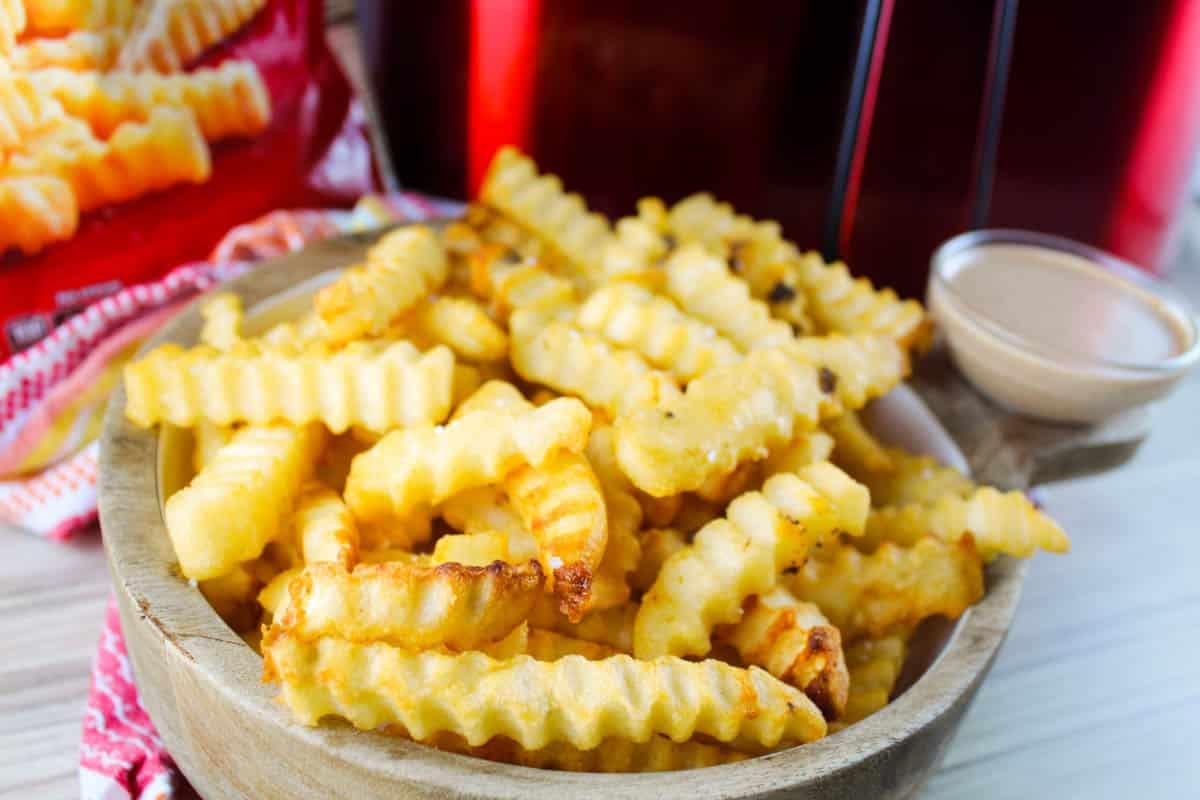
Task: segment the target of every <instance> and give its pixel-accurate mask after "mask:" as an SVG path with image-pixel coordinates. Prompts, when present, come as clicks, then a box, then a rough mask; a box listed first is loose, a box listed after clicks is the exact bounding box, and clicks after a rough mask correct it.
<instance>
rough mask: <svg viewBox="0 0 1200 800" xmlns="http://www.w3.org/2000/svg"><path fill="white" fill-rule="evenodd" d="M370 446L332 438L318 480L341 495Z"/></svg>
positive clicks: (350, 437) (344, 437) (341, 437)
mask: <svg viewBox="0 0 1200 800" xmlns="http://www.w3.org/2000/svg"><path fill="white" fill-rule="evenodd" d="M201 425H204V423H201ZM369 446H370V445H367V444H364V443H363V442H361V441H359V440H358V439H357V438H356V437H355V436H354V435H353V434H350V433H342V434H338V435H336V436H330V437H329V443H328V444H327V445H325V449H324V450H323V451H322V452H321V458H320V460H319V461H317V468H316V478H317V480H319V481H320V482H321V483H323V484H325V485H326V486H328V487H329V488H330V489H333V490H334V491H336V492H339V493H340V492H341V491H342V489H343V488H344V487H345V486H346V476H347V475H349V474H350V464H351V463H352V462H353V461H354V457H355V456H357V455H358V454H359V453H361V452H363V451H364V450H366V449H367V448H368V447H369Z"/></svg>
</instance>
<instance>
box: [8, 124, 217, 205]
mask: <svg viewBox="0 0 1200 800" xmlns="http://www.w3.org/2000/svg"><path fill="white" fill-rule="evenodd" d="M5 169H6V170H7V171H8V172H9V173H10V174H17V175H30V174H52V175H57V176H59V177H61V178H63V179H64V180H66V181H67V182H68V183H70V184H71V189H72V191H74V192H75V197H76V198H77V199H78V201H79V208H80V210H81V211H90V210H91V209H94V208H99V207H100V206H105V205H109V204H111V203H120V202H123V201H125V200H130V199H132V198H134V197H139V196H141V195H143V194H148V193H150V192H156V191H159V190H161V189H166V188H169V187H171V186H174V185H175V184H177V183H203V182H204V181H206V180H208V177H209V174H210V173H211V172H212V162H211V160H210V156H209V152H208V145H207V144H206V143H205V141H204V137H203V136H202V135H201V133H200V128H199V127H198V126H197V125H196V118H195V117H194V116H193V115H192V113H191V112H190V111H187V110H185V109H176V108H166V107H162V108H156V109H154V110H153V111H152V112H151V113H150V116H149V117H148V118H147V121H146V122H144V123H142V122H125V123H122V124H121V125H119V126H117V129H116V130H115V131H114V132H113V134H112V136H111V137H110V138H109V139H107V140H105V141H100V140H99V139H94V138H93V139H82V138H77V137H75V136H74V135H72V136H71V137H70V138H69V139H68V140H62V139H57V138H55V137H50V138H48V139H46V140H45V141H42V142H40V143H39V145H38V146H37V147H36V148H35V149H33V150H31V151H28V152H21V153H16V154H13V155H12V156H10V158H9V161H8V165H7V166H6V167H5Z"/></svg>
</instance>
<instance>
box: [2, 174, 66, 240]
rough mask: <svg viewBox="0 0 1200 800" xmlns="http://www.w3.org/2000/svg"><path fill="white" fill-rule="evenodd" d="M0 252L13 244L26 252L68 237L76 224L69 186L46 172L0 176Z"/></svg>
mask: <svg viewBox="0 0 1200 800" xmlns="http://www.w3.org/2000/svg"><path fill="white" fill-rule="evenodd" d="M0 219H3V220H4V226H3V227H2V228H0V255H3V254H4V253H5V251H7V250H8V249H9V248H13V247H15V248H16V249H18V250H20V251H21V252H23V253H25V254H26V255H32V254H34V253H37V252H40V251H41V250H42V249H44V248H45V247H46V246H48V245H50V244H53V243H54V242H61V241H64V240H66V239H70V238H71V237H72V236H74V235H75V230H76V229H77V228H78V227H79V205H78V204H77V203H76V202H75V194H74V192H72V191H71V186H70V184H68V183H67V182H66V181H64V180H62V179H61V178H56V177H54V176H50V175H30V176H26V177H16V178H3V177H0Z"/></svg>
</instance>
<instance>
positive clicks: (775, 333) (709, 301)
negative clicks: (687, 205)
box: [666, 245, 794, 351]
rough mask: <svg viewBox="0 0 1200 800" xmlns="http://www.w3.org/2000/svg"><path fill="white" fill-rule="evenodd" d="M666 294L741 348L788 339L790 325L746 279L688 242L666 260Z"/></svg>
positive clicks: (773, 343)
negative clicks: (776, 316)
mask: <svg viewBox="0 0 1200 800" xmlns="http://www.w3.org/2000/svg"><path fill="white" fill-rule="evenodd" d="M666 271H667V294H668V295H670V297H671V299H672V300H674V301H675V302H676V303H677V304H678V305H679V306H680V308H682V309H683V310H684V311H686V312H687V313H688V314H691V315H692V316H693V317H696V318H697V319H700V320H702V321H704V322H707V323H708V324H709V325H712V326H713V327H714V328H715V329H716V330H717V332H718V333H720V334H721V335H723V336H725V337H726V338H728V339H729V340H730V341H732V342H733V343H734V344H736V345H737V346H738V347H740V348H741V349H742V350H745V351H750V350H754V349H757V348H761V347H774V346H776V345H781V344H785V343H787V342H790V341H791V340H792V339H793V338H794V337H793V334H792V329H791V327H790V326H789V325H788V324H787V323H786V322H783V321H782V320H777V319H774V318H772V317H771V312H770V310H769V309H768V308H767V306H766V304H765V303H763V302H762V301H761V300H756V299H755V298H753V297H751V296H750V289H749V287H747V285H746V283H745V281H742V280H740V279H738V278H737V277H735V276H733V275H730V274H729V270H728V269H727V268H726V266H725V264H724V262H722V261H721V259H720V258H717V257H716V256H714V255H712V254H711V253H709V252H707V251H706V250H705V249H704V248H703V247H701V246H699V245H688V246H685V247H681V248H680V249H679V250H677V251H675V253H674V254H673V255H672V256H671V257H670V258H669V259H667V263H666Z"/></svg>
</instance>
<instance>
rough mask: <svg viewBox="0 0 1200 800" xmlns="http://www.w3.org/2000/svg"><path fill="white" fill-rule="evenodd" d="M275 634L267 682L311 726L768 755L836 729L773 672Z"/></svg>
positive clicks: (538, 744) (266, 646)
mask: <svg viewBox="0 0 1200 800" xmlns="http://www.w3.org/2000/svg"><path fill="white" fill-rule="evenodd" d="M268 638H270V641H267V640H264V642H263V652H264V656H265V664H264V670H265V675H266V676H267V678H268V679H269V680H276V681H278V682H279V683H280V684H281V686H282V689H283V700H284V702H285V703H286V704H287V705H288V706H289V707H290V708H291V709H292V713H293V715H294V716H295V717H296V719H297V720H298V721H300V722H302V723H305V724H308V725H314V724H316V723H317V722H318V721H319V720H320V719H321V718H322V717H324V716H328V715H337V716H341V717H344V718H346V719H347V720H349V721H350V722H351V723H352V724H353V725H354V726H355V727H358V728H361V729H364V730H374V729H376V728H378V727H380V726H381V725H388V724H393V725H399V726H400V727H402V728H403V729H404V730H405V731H406V732H407V733H408V734H409V735H410V736H412V737H413V738H415V739H418V740H420V739H427V738H429V737H431V736H434V735H435V734H438V733H453V734H456V735H458V736H461V737H462V738H463V739H465V740H466V742H467V743H468V744H470V745H472V746H478V745H482V744H484V743H485V742H487V741H489V740H490V739H492V738H493V737H495V736H505V737H508V738H510V739H512V740H513V741H515V742H517V743H519V744H520V745H521V746H522V747H524V748H527V749H531V750H536V749H539V748H542V747H546V746H547V745H549V744H552V743H556V742H557V743H563V744H570V745H572V746H574V747H578V748H580V749H585V750H586V749H591V748H595V747H597V746H599V745H600V742H601V741H603V740H604V739H605V738H609V737H620V738H624V739H629V740H632V741H636V742H645V741H648V740H649V739H650V738H651V737H652V736H654V735H655V734H659V733H661V734H664V735H666V736H668V737H669V738H671V739H672V740H673V741H680V742H682V741H686V740H687V739H690V738H691V737H692V736H693V735H696V734H702V735H705V736H708V737H710V738H712V739H715V740H716V741H719V742H726V743H729V744H731V745H732V746H735V747H737V748H739V749H742V748H745V749H750V750H751V751H759V750H761V748H771V747H775V746H776V745H778V744H781V743H796V742H808V741H812V740H815V739H819V738H820V737H821V736H823V735H824V734H825V720H824V718H823V717H822V716H821V712H820V711H818V710H817V708H816V707H815V706H814V705H813V704H812V702H811V701H810V700H809V699H808V698H807V697H806V696H805V695H804V694H802V693H801V692H800V691H799V690H797V689H795V688H793V687H791V686H788V685H787V684H785V683H783V682H781V681H779V680H777V679H775V678H773V677H771V675H770V674H769V673H767V672H765V671H763V670H760V669H757V668H751V669H748V670H743V669H739V668H737V667H731V666H729V665H728V664H725V663H723V662H720V661H704V662H701V663H694V662H690V661H684V660H682V659H678V658H671V657H665V658H660V659H656V660H654V661H649V662H647V661H636V660H634V659H632V658H630V657H629V656H625V655H618V656H612V657H611V658H606V659H602V660H600V661H589V660H587V659H586V658H583V657H581V656H566V657H564V658H560V659H558V660H556V661H538V660H537V659H535V658H533V657H532V656H517V657H515V658H512V659H509V660H507V661H497V660H496V659H492V658H489V657H488V656H486V655H484V654H483V653H478V652H472V653H460V654H446V653H440V652H436V651H426V652H412V651H409V650H403V649H400V648H397V647H392V646H389V645H386V644H355V643H351V642H346V641H344V640H341V639H336V638H331V637H324V638H321V639H319V640H317V641H315V642H303V641H300V640H298V639H297V638H296V637H293V636H291V635H287V634H284V635H281V636H279V637H275V638H271V637H268ZM384 676H386V678H384ZM684 687H686V689H685V688H684ZM514 709H554V712H553V713H513V710H514Z"/></svg>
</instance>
